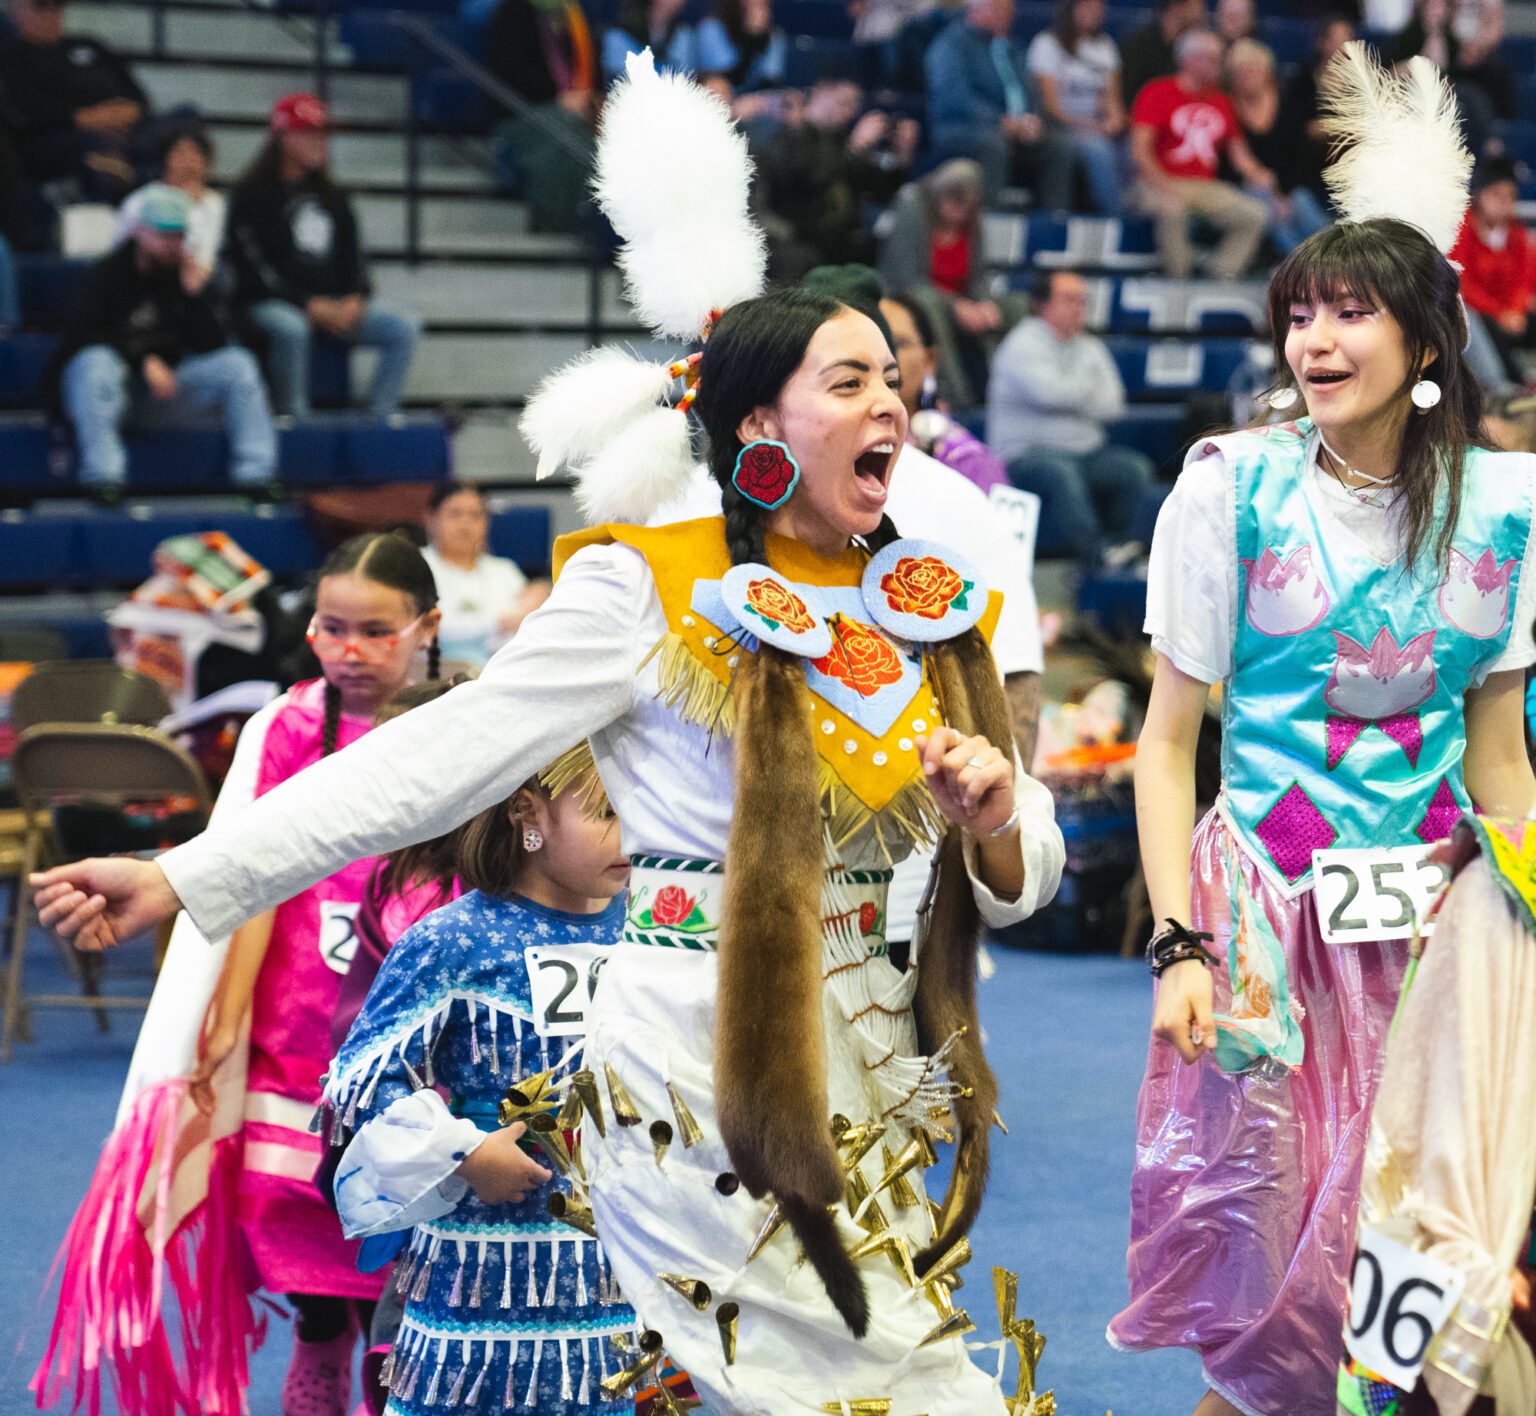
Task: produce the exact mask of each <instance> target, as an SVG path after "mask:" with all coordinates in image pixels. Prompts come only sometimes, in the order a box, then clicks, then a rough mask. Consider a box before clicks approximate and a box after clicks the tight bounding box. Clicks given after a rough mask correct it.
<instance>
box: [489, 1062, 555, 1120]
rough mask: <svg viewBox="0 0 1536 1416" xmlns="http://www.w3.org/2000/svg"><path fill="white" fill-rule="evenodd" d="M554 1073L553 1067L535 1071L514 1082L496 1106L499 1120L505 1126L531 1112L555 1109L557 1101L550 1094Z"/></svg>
mask: <svg viewBox="0 0 1536 1416" xmlns="http://www.w3.org/2000/svg"><path fill="white" fill-rule="evenodd" d="M552 1075H553V1069H551V1070H550V1071H545V1072H534V1073H532V1074H531V1075H529V1076H526V1077H524V1078H522V1079H521V1080H520V1081H516V1082H513V1083H512V1085H511V1086H510V1087H508V1088H507V1090H506V1095H505V1096H503V1097H502V1099H501V1102H500V1104H499V1105H498V1106H497V1108H496V1117H497V1120H499V1121H500V1122H501V1124H502V1125H503V1126H510V1125H511V1124H512V1123H513V1122H514V1121H521V1120H522V1119H523V1118H524V1117H525V1116H527V1115H528V1114H529V1113H530V1112H533V1111H551V1110H553V1109H554V1107H555V1105H556V1101H555V1098H554V1097H553V1096H552V1095H550V1086H549V1081H550V1077H551V1076H552Z"/></svg>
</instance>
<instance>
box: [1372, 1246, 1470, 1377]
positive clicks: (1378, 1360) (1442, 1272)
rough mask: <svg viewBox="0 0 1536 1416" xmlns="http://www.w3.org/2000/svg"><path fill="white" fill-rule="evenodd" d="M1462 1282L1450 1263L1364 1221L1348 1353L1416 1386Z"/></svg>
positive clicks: (1383, 1373)
mask: <svg viewBox="0 0 1536 1416" xmlns="http://www.w3.org/2000/svg"><path fill="white" fill-rule="evenodd" d="M1463 1282H1464V1280H1463V1278H1462V1275H1461V1273H1460V1271H1459V1270H1457V1269H1454V1268H1452V1267H1451V1266H1450V1264H1446V1263H1441V1261H1440V1260H1439V1259H1435V1258H1431V1257H1430V1256H1429V1255H1428V1254H1421V1253H1419V1252H1418V1251H1417V1250H1415V1249H1410V1248H1409V1247H1408V1246H1407V1245H1406V1244H1399V1243H1398V1242H1397V1240H1396V1239H1393V1238H1391V1237H1390V1236H1388V1235H1386V1234H1384V1233H1382V1231H1381V1230H1379V1229H1377V1228H1375V1227H1374V1226H1372V1225H1369V1224H1362V1225H1361V1226H1360V1244H1359V1247H1358V1248H1357V1249H1356V1250H1355V1268H1354V1273H1353V1274H1352V1275H1351V1278H1350V1293H1349V1320H1348V1322H1347V1323H1346V1324H1345V1328H1344V1346H1345V1347H1346V1348H1347V1349H1348V1351H1349V1355H1350V1356H1351V1357H1353V1358H1354V1359H1355V1361H1357V1362H1359V1363H1360V1364H1361V1365H1362V1366H1364V1367H1368V1368H1369V1369H1370V1370H1371V1371H1373V1372H1374V1373H1376V1375H1377V1376H1379V1377H1384V1378H1385V1379H1386V1380H1387V1381H1389V1382H1391V1383H1392V1385H1393V1386H1395V1387H1401V1388H1402V1390H1404V1391H1412V1390H1413V1388H1414V1384H1415V1383H1416V1382H1417V1381H1418V1379H1419V1373H1420V1372H1421V1371H1422V1370H1423V1368H1424V1357H1425V1354H1426V1353H1427V1352H1428V1351H1429V1344H1430V1342H1431V1341H1432V1340H1433V1338H1434V1336H1435V1334H1436V1333H1437V1332H1439V1331H1440V1329H1441V1328H1442V1327H1444V1326H1445V1322H1446V1319H1447V1318H1449V1317H1450V1316H1451V1313H1452V1311H1453V1310H1454V1309H1455V1307H1456V1303H1457V1300H1458V1299H1460V1297H1461V1289H1462V1284H1463Z"/></svg>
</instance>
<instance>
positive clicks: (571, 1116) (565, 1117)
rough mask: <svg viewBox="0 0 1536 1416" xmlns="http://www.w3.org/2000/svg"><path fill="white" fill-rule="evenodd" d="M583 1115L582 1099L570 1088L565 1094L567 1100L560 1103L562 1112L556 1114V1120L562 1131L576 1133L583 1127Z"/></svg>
mask: <svg viewBox="0 0 1536 1416" xmlns="http://www.w3.org/2000/svg"><path fill="white" fill-rule="evenodd" d="M581 1113H582V1105H581V1098H580V1097H579V1096H577V1095H576V1091H575V1089H574V1088H570V1089H568V1090H567V1091H566V1093H565V1100H564V1101H562V1102H561V1103H560V1110H559V1111H558V1112H556V1113H555V1120H556V1121H558V1122H559V1123H560V1129H561V1130H562V1131H574V1130H575V1129H576V1128H577V1127H578V1126H580V1125H581Z"/></svg>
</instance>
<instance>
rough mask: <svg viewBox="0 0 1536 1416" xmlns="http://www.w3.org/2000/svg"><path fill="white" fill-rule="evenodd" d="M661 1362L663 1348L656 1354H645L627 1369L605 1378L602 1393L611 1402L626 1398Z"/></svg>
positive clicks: (655, 1352)
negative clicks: (622, 1397)
mask: <svg viewBox="0 0 1536 1416" xmlns="http://www.w3.org/2000/svg"><path fill="white" fill-rule="evenodd" d="M660 1361H661V1348H660V1347H658V1348H657V1349H656V1350H655V1351H654V1352H649V1353H647V1352H644V1350H643V1349H642V1355H641V1356H639V1357H637V1358H636V1359H635V1360H634V1361H633V1362H631V1363H630V1364H629V1366H627V1367H621V1368H620V1369H619V1370H618V1371H617V1372H615V1373H614V1374H613V1375H612V1376H611V1377H605V1378H604V1379H603V1381H602V1383H601V1388H602V1393H603V1395H604V1396H606V1397H607V1398H608V1399H609V1400H610V1401H613V1400H615V1399H616V1398H618V1397H621V1396H625V1395H627V1394H628V1393H629V1392H632V1391H633V1390H634V1389H635V1388H636V1387H637V1386H639V1385H640V1383H641V1382H643V1381H644V1380H645V1379H646V1377H647V1376H649V1375H650V1373H651V1370H652V1368H654V1367H655V1366H656V1364H657V1363H658V1362H660Z"/></svg>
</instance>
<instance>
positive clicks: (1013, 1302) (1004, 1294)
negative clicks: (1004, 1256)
mask: <svg viewBox="0 0 1536 1416" xmlns="http://www.w3.org/2000/svg"><path fill="white" fill-rule="evenodd" d="M992 1293H993V1296H994V1297H995V1298H996V1299H997V1320H998V1322H999V1323H1001V1324H1002V1328H1003V1331H1004V1332H1007V1331H1008V1329H1009V1328H1011V1327H1012V1326H1013V1323H1014V1315H1015V1313H1016V1312H1017V1309H1018V1306H1019V1276H1018V1274H1016V1273H1014V1272H1013V1271H1012V1270H1011V1269H1005V1268H994V1269H993V1270H992Z"/></svg>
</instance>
